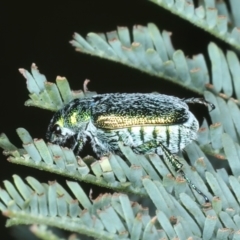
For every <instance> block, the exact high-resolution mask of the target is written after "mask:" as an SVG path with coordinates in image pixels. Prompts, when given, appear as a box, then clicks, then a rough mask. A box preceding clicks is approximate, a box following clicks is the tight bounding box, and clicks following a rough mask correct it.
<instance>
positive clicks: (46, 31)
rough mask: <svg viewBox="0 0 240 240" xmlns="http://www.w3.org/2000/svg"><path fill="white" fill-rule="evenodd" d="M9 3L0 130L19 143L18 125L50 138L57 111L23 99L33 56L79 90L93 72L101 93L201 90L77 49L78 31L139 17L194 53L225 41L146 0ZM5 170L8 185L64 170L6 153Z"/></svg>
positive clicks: (3, 25) (0, 161)
mask: <svg viewBox="0 0 240 240" xmlns="http://www.w3.org/2000/svg"><path fill="white" fill-rule="evenodd" d="M3 2H4V1H1V3H0V31H1V35H0V36H1V40H0V41H1V45H0V61H1V62H0V63H1V64H0V111H1V117H0V132H4V133H6V134H7V136H8V137H9V138H10V139H11V141H12V142H13V143H14V144H15V145H17V146H18V147H21V142H20V140H19V139H18V137H17V134H16V132H15V130H16V128H18V127H23V128H26V129H27V130H28V131H29V132H30V134H31V135H32V136H33V137H34V138H44V137H45V132H46V128H47V126H48V123H49V121H50V118H51V116H52V112H49V111H46V110H42V109H38V108H33V107H31V108H29V107H25V106H24V102H25V101H26V100H27V99H28V91H27V89H26V85H25V79H24V78H23V77H22V76H21V75H20V74H19V72H18V68H25V69H28V70H30V66H31V63H33V62H34V63H36V64H37V66H38V67H39V69H40V72H41V73H43V74H45V75H46V77H47V79H48V81H52V82H54V81H55V78H56V76H57V75H61V76H65V77H67V79H68V80H69V82H70V84H71V87H72V89H75V90H77V89H82V84H83V81H84V79H86V78H88V79H90V80H91V83H90V84H89V86H88V87H89V89H90V90H93V91H97V92H98V93H106V92H152V91H158V92H160V93H165V94H169V95H175V96H178V97H194V96H195V97H198V95H196V94H195V93H193V92H189V91H186V90H185V89H183V88H181V87H180V86H177V85H174V84H171V83H169V82H167V81H165V80H164V79H159V78H156V77H152V76H149V75H147V74H145V73H142V72H139V71H137V70H134V69H131V68H128V67H126V66H123V65H121V64H117V63H113V62H110V61H107V60H103V59H100V58H96V57H92V56H89V55H84V54H80V53H77V52H75V51H74V48H73V47H71V45H70V44H69V41H70V40H71V39H72V34H73V33H74V32H78V33H80V34H81V35H82V36H84V37H85V36H86V34H87V33H88V32H107V31H111V30H115V29H116V27H117V26H128V27H129V28H130V29H132V26H133V25H134V24H141V25H146V24H147V23H148V22H153V23H155V24H156V25H157V26H158V27H159V28H160V29H161V30H163V29H165V30H167V31H171V32H172V33H173V35H172V41H173V44H174V47H175V49H182V50H183V51H184V52H185V54H186V55H188V56H190V57H191V56H192V55H194V54H197V53H199V52H202V53H205V54H206V49H207V45H208V43H209V41H215V42H217V43H218V44H221V43H219V41H218V40H217V39H215V38H213V37H211V36H210V35H209V34H208V33H206V32H204V31H203V30H201V29H198V28H196V27H194V26H193V25H191V24H190V23H188V22H186V21H184V20H182V19H180V18H178V17H177V16H174V15H172V14H170V13H169V12H167V11H165V10H164V9H161V8H160V7H158V6H156V5H154V4H153V3H151V2H148V1H144V0H131V1H130V0H125V1H110V0H102V1H91V0H84V1H83V0H82V1H68V2H65V3H59V2H54V3H53V2H52V1H48V2H47V3H43V2H40V3H37V2H34V1H33V2H28V3H26V2H25V3H23V2H22V1H21V3H11V2H8V1H5V3H3ZM221 45H224V44H221ZM191 109H192V111H193V112H194V113H195V114H196V115H197V118H198V119H199V121H200V122H201V121H202V118H203V116H207V111H206V110H205V109H204V108H202V107H201V106H197V105H194V107H193V108H191ZM0 171H1V173H0V180H1V181H0V186H1V187H3V184H2V181H3V180H5V179H8V180H10V181H11V180H12V175H13V174H18V175H19V176H21V177H22V178H25V177H26V176H29V175H30V176H34V177H36V178H37V179H38V180H40V181H43V182H47V181H48V180H55V179H57V180H58V181H61V179H60V178H61V177H60V176H57V175H53V174H49V173H46V172H41V171H37V170H35V169H29V168H27V167H23V166H16V165H14V164H11V163H9V162H7V160H6V157H4V156H3V155H0ZM87 187H88V186H86V188H87ZM5 221H6V219H5V217H3V216H0V224H1V225H0V226H1V231H0V236H5V237H4V239H12V238H11V237H10V235H11V234H10V233H9V230H8V229H6V228H5V227H4V224H5ZM18 236H20V235H18ZM0 238H1V237H0ZM14 239H15V238H14ZM19 239H22V237H19ZM25 239H26V238H25Z"/></svg>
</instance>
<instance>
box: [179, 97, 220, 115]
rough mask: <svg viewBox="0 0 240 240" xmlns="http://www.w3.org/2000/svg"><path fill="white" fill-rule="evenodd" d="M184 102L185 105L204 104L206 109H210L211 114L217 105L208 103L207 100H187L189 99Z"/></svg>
mask: <svg viewBox="0 0 240 240" xmlns="http://www.w3.org/2000/svg"><path fill="white" fill-rule="evenodd" d="M182 100H183V102H185V103H199V104H203V105H205V106H206V107H208V106H209V107H210V110H209V112H211V111H212V110H214V109H215V105H214V104H213V103H210V102H208V101H207V100H205V99H204V98H187V99H182Z"/></svg>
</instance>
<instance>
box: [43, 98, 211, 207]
mask: <svg viewBox="0 0 240 240" xmlns="http://www.w3.org/2000/svg"><path fill="white" fill-rule="evenodd" d="M187 103H199V104H204V105H205V106H210V108H211V110H213V109H214V108H215V107H214V105H213V104H211V103H209V102H208V101H206V100H204V99H201V98H189V99H180V98H178V97H174V96H168V95H164V94H159V93H148V94H143V93H131V94H129V93H109V94H97V95H94V96H92V97H86V98H81V99H80V98H79V99H74V100H72V101H71V102H69V103H68V104H67V105H65V106H64V107H63V108H62V109H61V110H59V111H58V112H56V113H55V115H54V116H53V118H52V120H51V122H50V124H49V126H48V130H47V134H46V138H47V140H48V141H49V142H52V143H55V144H58V145H61V146H68V147H70V148H71V149H73V150H74V151H75V152H76V154H79V153H80V152H81V151H82V149H83V148H84V146H85V144H86V142H87V141H88V140H90V144H91V146H92V149H93V151H94V153H95V154H96V156H97V157H101V156H103V155H105V154H108V153H109V152H112V153H115V154H120V155H121V151H120V148H119V145H118V142H119V141H122V142H123V143H124V144H125V145H126V146H130V147H131V148H132V150H133V152H135V153H137V154H151V153H156V154H158V155H164V156H165V158H166V159H167V160H168V161H169V162H170V163H171V165H172V166H173V168H174V170H175V171H176V172H179V173H180V174H181V175H182V176H183V177H184V178H185V179H186V181H187V182H188V183H189V185H190V186H191V187H192V188H193V189H195V190H196V191H197V192H198V193H199V194H200V195H202V196H203V197H204V198H205V201H206V202H209V199H208V198H207V196H206V195H204V194H203V193H202V192H201V191H200V190H199V189H198V188H197V187H196V186H195V185H194V184H193V183H192V182H191V181H190V179H189V178H188V177H187V176H186V175H185V173H184V171H183V170H182V166H183V164H182V163H180V162H179V160H178V159H177V158H176V156H174V155H173V154H174V153H177V152H179V151H181V150H183V149H184V147H186V146H187V145H188V144H189V143H191V142H192V141H193V140H195V139H196V138H197V131H198V129H199V123H198V121H197V119H196V118H195V116H194V115H193V114H192V113H191V112H190V111H189V107H188V105H187Z"/></svg>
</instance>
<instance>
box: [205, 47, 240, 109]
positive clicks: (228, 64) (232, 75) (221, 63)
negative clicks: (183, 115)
mask: <svg viewBox="0 0 240 240" xmlns="http://www.w3.org/2000/svg"><path fill="white" fill-rule="evenodd" d="M208 54H209V57H210V60H211V72H212V84H213V86H209V87H208V89H209V90H210V91H211V92H213V93H214V94H215V95H220V97H222V98H225V99H229V98H231V97H233V96H234V97H236V98H237V99H238V100H240V62H239V59H238V57H237V54H236V53H234V52H233V51H230V50H229V51H227V54H226V56H225V55H224V53H223V51H222V50H221V49H220V48H219V47H218V46H217V45H216V44H214V43H210V44H209V46H208ZM238 104H239V103H238ZM239 105H240V104H239Z"/></svg>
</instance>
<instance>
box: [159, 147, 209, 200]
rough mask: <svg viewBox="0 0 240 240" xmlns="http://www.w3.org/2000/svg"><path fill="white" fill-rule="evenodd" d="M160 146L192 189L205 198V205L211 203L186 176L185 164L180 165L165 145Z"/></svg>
mask: <svg viewBox="0 0 240 240" xmlns="http://www.w3.org/2000/svg"><path fill="white" fill-rule="evenodd" d="M160 145H161V147H162V150H163V153H164V155H165V156H166V158H167V159H168V161H169V162H170V163H171V165H172V167H173V168H174V170H175V171H176V172H178V173H180V174H181V175H182V177H183V178H184V179H185V180H186V181H187V182H188V184H189V186H190V187H191V188H192V189H194V190H195V191H196V192H197V193H198V194H200V195H201V196H203V198H204V199H205V203H208V202H209V199H208V197H207V196H206V195H205V194H204V193H203V192H202V191H200V190H199V189H198V188H197V187H196V185H195V184H194V183H193V182H192V181H191V180H190V179H189V178H188V177H187V176H186V174H185V172H184V171H183V170H182V166H183V164H182V163H180V162H179V160H178V159H177V158H176V157H175V156H174V155H173V154H172V153H171V152H170V151H169V150H168V149H167V148H166V147H165V146H164V145H163V144H160Z"/></svg>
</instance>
